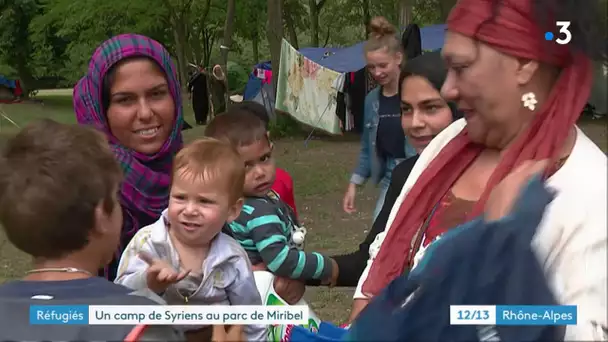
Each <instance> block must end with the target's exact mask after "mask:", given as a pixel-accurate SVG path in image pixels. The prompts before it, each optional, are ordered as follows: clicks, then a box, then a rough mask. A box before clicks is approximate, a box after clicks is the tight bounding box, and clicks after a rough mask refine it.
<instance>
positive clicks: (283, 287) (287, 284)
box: [273, 277, 306, 305]
mask: <svg viewBox="0 0 608 342" xmlns="http://www.w3.org/2000/svg"><path fill="white" fill-rule="evenodd" d="M273 285H274V291H275V292H276V293H277V294H278V295H279V296H281V298H283V300H285V301H286V302H287V304H289V305H295V304H296V303H298V302H299V301H300V299H302V297H304V292H305V291H306V284H304V283H303V282H301V281H299V280H295V279H289V278H283V277H275V278H274V284H273Z"/></svg>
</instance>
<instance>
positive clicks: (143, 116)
mask: <svg viewBox="0 0 608 342" xmlns="http://www.w3.org/2000/svg"><path fill="white" fill-rule="evenodd" d="M175 114H176V111H175V101H174V100H173V97H172V96H171V92H170V89H169V84H168V82H167V78H166V76H165V74H164V72H163V71H162V70H161V69H160V67H159V66H158V65H157V64H156V63H155V62H153V61H152V60H150V59H147V58H137V59H131V60H128V61H125V62H123V63H120V64H119V65H117V66H116V67H115V69H114V70H113V74H112V75H111V84H110V91H109V108H108V109H107V119H108V124H109V126H110V131H111V132H112V134H113V135H114V137H116V139H118V140H119V141H120V143H121V144H122V145H124V146H125V147H127V148H130V149H132V150H134V151H137V152H140V153H143V154H148V155H150V154H154V153H157V152H158V151H160V149H161V148H162V146H163V145H164V143H165V141H167V139H168V137H169V135H170V134H171V131H172V130H173V125H174V122H175V117H176V115H175Z"/></svg>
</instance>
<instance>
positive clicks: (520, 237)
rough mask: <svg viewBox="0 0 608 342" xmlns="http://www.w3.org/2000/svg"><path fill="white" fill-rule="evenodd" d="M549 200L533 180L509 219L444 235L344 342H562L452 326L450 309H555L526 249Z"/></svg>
mask: <svg viewBox="0 0 608 342" xmlns="http://www.w3.org/2000/svg"><path fill="white" fill-rule="evenodd" d="M552 198H553V196H552V194H551V193H550V192H549V191H548V190H547V189H546V188H545V187H544V185H543V183H542V181H541V180H540V177H538V176H537V177H535V178H534V179H533V180H532V181H531V182H530V183H529V184H528V186H527V187H526V188H525V189H523V191H522V193H521V194H520V197H519V200H518V201H517V202H516V204H515V206H514V208H513V210H512V212H511V214H509V215H508V216H506V217H504V218H503V219H501V220H498V221H492V222H486V221H485V219H484V218H483V217H481V218H478V219H476V220H473V221H471V222H468V223H466V224H463V225H461V226H459V227H456V228H453V229H452V230H450V231H449V232H447V233H446V234H444V235H443V236H442V237H441V238H440V239H439V240H437V241H436V242H434V243H432V244H431V245H430V246H429V248H428V249H427V250H426V252H425V253H424V256H423V257H422V260H421V261H420V263H419V264H418V265H417V266H416V267H415V268H414V269H413V270H412V271H411V272H410V273H409V275H404V276H401V277H399V278H397V279H395V280H394V281H393V282H392V283H391V284H389V286H388V287H387V288H386V289H384V291H382V293H381V294H380V295H379V296H377V297H375V298H374V299H373V300H372V301H371V302H370V304H369V305H368V306H367V307H366V308H365V310H363V312H362V313H361V315H360V316H359V317H358V318H357V320H356V321H355V322H354V324H353V325H352V327H351V328H350V330H349V331H348V333H347V335H348V336H345V337H344V338H343V340H347V341H395V342H396V341H408V342H409V341H428V342H465V341H467V342H468V341H490V340H494V341H504V342H519V341H534V342H540V341H560V340H562V341H563V337H564V335H563V334H564V329H563V327H560V326H540V325H539V326H534V325H531V326H507V325H498V326H482V325H481V326H476V325H450V310H449V307H450V305H543V306H547V305H558V302H557V300H556V299H555V297H554V295H553V293H552V292H551V290H550V288H549V285H548V284H547V281H546V279H545V276H544V271H543V268H542V266H541V264H540V263H539V262H538V261H537V258H536V254H535V253H534V250H533V249H532V246H531V243H532V239H533V237H534V234H535V232H536V228H537V227H538V225H539V224H540V222H541V219H542V217H543V213H544V211H545V208H546V206H547V205H548V204H549V202H551V200H552ZM379 326H381V327H382V329H378V327H379Z"/></svg>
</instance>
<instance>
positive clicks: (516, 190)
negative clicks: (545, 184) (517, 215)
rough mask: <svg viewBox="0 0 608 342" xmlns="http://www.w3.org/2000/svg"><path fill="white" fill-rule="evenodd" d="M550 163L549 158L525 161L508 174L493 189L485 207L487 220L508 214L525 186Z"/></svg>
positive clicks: (498, 218)
mask: <svg viewBox="0 0 608 342" xmlns="http://www.w3.org/2000/svg"><path fill="white" fill-rule="evenodd" d="M548 165H549V161H548V160H541V161H533V160H529V161H526V162H523V163H522V164H521V165H520V166H518V167H517V168H516V169H515V170H514V171H512V172H511V173H510V174H508V175H507V176H506V177H505V178H504V179H503V180H502V181H501V182H500V183H498V185H497V186H496V187H495V188H494V189H493V190H492V192H491V193H490V196H489V197H488V201H487V202H486V207H485V219H486V221H496V220H500V219H501V218H503V217H505V216H507V215H508V214H509V213H510V212H511V210H512V209H513V206H514V205H515V201H517V198H518V196H519V195H520V193H521V191H522V190H523V188H524V187H525V186H526V185H527V184H528V182H529V181H530V180H531V179H532V177H533V176H534V175H537V174H541V173H542V172H543V171H544V170H545V169H546V168H547V166H548Z"/></svg>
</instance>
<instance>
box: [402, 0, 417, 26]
mask: <svg viewBox="0 0 608 342" xmlns="http://www.w3.org/2000/svg"><path fill="white" fill-rule="evenodd" d="M413 5H414V4H413V1H412V0H400V1H399V32H403V30H405V27H406V26H407V25H409V24H411V22H412V8H413V7H414V6H413Z"/></svg>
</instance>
